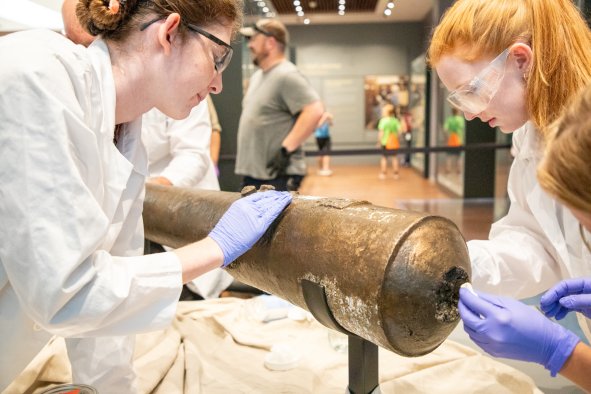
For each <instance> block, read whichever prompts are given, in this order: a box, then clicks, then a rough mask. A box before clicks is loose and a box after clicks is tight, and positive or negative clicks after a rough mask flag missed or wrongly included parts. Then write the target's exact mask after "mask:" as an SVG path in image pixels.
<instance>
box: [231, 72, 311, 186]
mask: <svg viewBox="0 0 591 394" xmlns="http://www.w3.org/2000/svg"><path fill="white" fill-rule="evenodd" d="M319 99H320V98H319V96H318V94H317V93H316V91H315V90H314V89H313V88H312V86H311V85H310V83H309V82H308V80H307V79H306V77H304V76H303V75H302V74H301V73H300V72H299V71H298V69H297V68H296V66H295V65H294V64H293V63H291V62H289V61H287V60H285V61H283V62H281V63H279V64H277V65H276V66H275V67H273V68H271V69H270V70H268V71H267V72H263V71H262V70H257V71H256V72H255V73H254V74H253V75H252V77H251V79H250V83H249V86H248V90H247V91H246V94H245V95H244V99H243V100H242V114H241V116H240V124H239V126H238V153H237V155H236V174H239V175H247V176H250V177H253V178H257V179H272V178H273V177H272V176H271V175H270V174H269V171H268V170H267V163H268V162H269V160H270V159H271V158H272V157H273V156H274V155H275V154H276V153H277V152H278V151H279V149H281V142H283V140H284V139H285V136H287V134H289V131H290V130H291V128H292V127H293V125H294V123H295V121H296V119H297V117H298V115H299V114H300V112H301V111H302V109H303V108H304V107H305V106H306V105H308V104H311V103H313V102H315V101H318V100H319ZM287 174H289V175H305V174H306V163H305V161H304V152H303V151H302V150H301V149H298V150H297V151H296V152H295V153H294V154H293V156H292V157H291V163H290V165H289V167H288V168H287Z"/></svg>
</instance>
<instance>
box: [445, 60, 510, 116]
mask: <svg viewBox="0 0 591 394" xmlns="http://www.w3.org/2000/svg"><path fill="white" fill-rule="evenodd" d="M508 56H509V48H507V49H505V50H504V51H503V52H501V54H500V55H499V56H497V57H496V58H495V59H494V60H493V61H492V62H490V64H489V65H488V66H486V67H485V68H484V69H483V70H482V71H480V72H479V73H478V74H477V75H476V76H475V77H474V78H473V79H472V80H471V81H470V82H468V83H467V84H465V85H462V86H460V87H459V88H458V89H456V90H454V91H453V92H451V93H450V94H449V95H448V96H447V101H448V102H449V103H450V104H451V105H453V106H454V107H456V108H457V109H459V110H460V111H462V112H467V113H470V114H479V113H481V112H482V111H484V110H485V109H486V107H488V105H489V104H490V102H491V100H492V99H493V97H494V96H495V94H497V91H498V90H499V86H501V81H502V80H503V77H504V76H505V63H506V60H507V57H508Z"/></svg>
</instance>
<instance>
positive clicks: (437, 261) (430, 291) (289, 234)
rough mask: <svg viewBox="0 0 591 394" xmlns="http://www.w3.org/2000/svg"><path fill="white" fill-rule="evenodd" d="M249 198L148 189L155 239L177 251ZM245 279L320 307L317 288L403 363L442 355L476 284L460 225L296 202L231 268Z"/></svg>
mask: <svg viewBox="0 0 591 394" xmlns="http://www.w3.org/2000/svg"><path fill="white" fill-rule="evenodd" d="M240 196H241V195H240V193H229V192H219V191H204V190H194V189H184V188H176V187H163V186H156V185H148V186H147V191H146V199H145V203H144V226H145V234H146V238H148V239H150V240H152V241H154V242H158V243H160V244H163V245H168V246H171V247H174V248H178V247H181V246H183V245H186V244H188V243H191V242H194V241H197V240H199V239H202V238H204V237H205V236H207V234H208V233H209V231H211V229H212V228H213V227H214V225H215V224H216V223H217V221H218V220H219V218H220V217H221V216H222V215H223V213H224V212H225V211H226V210H227V208H228V207H229V206H230V204H231V203H232V202H233V201H235V200H236V199H238V198H240ZM228 270H229V272H230V273H231V274H232V275H233V276H234V277H235V278H236V279H238V280H239V281H242V282H244V283H246V284H249V285H251V286H255V287H257V288H259V289H261V290H263V291H266V292H268V293H270V294H274V295H277V296H279V297H281V298H283V299H286V300H288V301H290V302H291V303H293V304H295V305H298V306H300V307H302V308H304V309H310V308H309V307H308V304H307V302H306V299H305V294H304V291H303V290H302V284H303V283H316V284H318V285H320V286H322V288H323V289H324V291H325V294H326V303H327V304H328V308H329V309H330V312H331V313H332V316H333V317H334V319H335V320H336V322H338V324H339V325H340V326H341V327H343V328H344V329H345V330H347V331H348V332H350V333H353V334H356V335H357V336H359V337H361V338H364V339H366V340H368V341H370V342H372V343H374V344H376V345H379V346H381V347H383V348H385V349H388V350H392V351H394V352H396V353H398V354H400V355H403V356H420V355H423V354H426V353H429V352H431V351H433V350H434V349H435V348H436V347H437V346H439V345H440V344H441V343H442V342H443V341H444V340H445V339H446V338H447V336H448V335H449V334H450V333H451V331H452V330H453V328H454V327H455V326H456V324H457V323H458V321H459V314H458V311H457V302H458V295H459V287H460V286H461V285H462V284H463V283H464V282H467V281H469V276H470V260H469V258H468V251H467V248H466V244H465V241H464V239H463V237H462V235H461V233H460V231H459V230H458V228H457V227H456V226H455V224H454V223H453V222H451V221H450V220H448V219H446V218H443V217H439V216H431V215H425V214H421V213H417V212H411V211H403V210H396V209H390V208H384V207H379V206H375V205H372V204H370V203H368V202H366V201H354V200H347V199H337V198H319V197H310V196H302V195H298V194H295V195H294V196H293V201H292V203H291V204H290V205H289V206H288V208H287V209H286V210H285V211H284V212H283V213H282V214H281V216H280V217H279V218H278V220H276V221H275V222H274V223H273V225H272V226H271V228H270V229H269V230H268V231H267V233H266V234H265V235H264V236H263V238H262V239H261V240H259V242H257V244H255V246H254V247H253V248H252V249H251V250H249V251H248V252H247V253H245V254H244V255H242V256H241V257H240V258H239V259H237V260H236V261H235V262H234V263H232V264H231V265H230V266H229V267H228Z"/></svg>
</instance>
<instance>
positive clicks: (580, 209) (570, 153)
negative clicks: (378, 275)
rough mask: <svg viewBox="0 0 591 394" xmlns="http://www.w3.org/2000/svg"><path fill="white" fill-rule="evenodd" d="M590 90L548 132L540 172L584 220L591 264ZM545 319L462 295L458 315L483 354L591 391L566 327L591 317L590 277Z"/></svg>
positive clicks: (558, 295)
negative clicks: (532, 366) (565, 321)
mask: <svg viewBox="0 0 591 394" xmlns="http://www.w3.org/2000/svg"><path fill="white" fill-rule="evenodd" d="M590 112H591V85H589V86H588V87H587V88H586V89H585V90H584V91H583V92H582V94H581V95H579V96H577V98H576V99H575V100H574V101H572V102H571V103H569V106H568V108H567V109H566V111H565V113H564V114H563V115H562V116H561V117H560V119H559V120H558V121H557V122H555V123H553V124H552V126H551V127H550V128H549V129H550V133H549V140H548V143H547V150H546V154H545V156H544V158H543V159H542V162H541V164H540V166H539V168H538V179H539V181H540V185H541V186H542V188H543V189H544V190H545V191H546V192H548V193H550V195H552V196H553V197H555V198H556V199H557V200H558V201H560V202H562V203H563V204H564V205H565V206H566V207H567V208H568V209H569V210H570V211H571V212H572V213H573V215H574V216H575V217H576V218H577V219H578V220H579V230H580V231H579V235H580V237H581V239H582V241H583V243H584V244H585V249H586V253H587V254H586V256H585V257H584V261H586V262H587V263H589V262H591V243H590V242H589V233H590V232H591V188H590V187H589V185H591V161H590V160H589V157H591V119H590V118H589V116H588V114H589V113H590ZM540 309H541V311H542V312H543V313H544V315H545V316H544V315H542V314H541V313H539V312H538V311H537V310H535V309H533V308H531V307H530V306H528V305H525V304H523V303H521V302H519V301H517V300H514V299H511V298H509V297H503V296H493V295H491V294H487V293H484V292H474V291H473V292H469V291H467V290H466V289H460V302H459V311H460V316H461V317H462V320H463V322H464V329H465V330H466V332H467V333H468V334H469V335H470V338H472V340H474V342H475V343H477V344H478V345H479V346H480V347H481V348H482V349H484V350H485V351H487V352H488V353H490V354H492V355H494V356H499V357H506V358H515V359H518V360H524V361H533V362H538V363H541V364H543V365H545V366H546V368H548V369H550V370H551V371H553V372H558V371H559V372H560V374H561V375H563V376H565V377H567V378H569V379H570V380H572V381H573V382H575V383H576V384H578V385H579V386H581V387H582V388H583V389H585V390H586V391H591V375H590V374H589V370H590V369H591V347H589V346H588V345H586V344H585V343H583V342H581V341H580V339H579V338H578V337H577V336H576V335H575V334H574V333H572V332H570V331H568V330H566V329H565V328H564V327H562V326H560V325H558V324H557V323H555V322H553V321H551V320H549V319H548V318H556V319H557V320H560V319H562V318H564V317H565V316H566V315H567V314H568V313H570V312H579V313H581V314H582V315H584V316H586V317H591V277H589V276H587V277H580V278H570V279H564V280H562V281H560V282H559V283H557V284H556V285H554V286H553V287H552V288H551V289H550V290H548V291H547V292H546V293H545V294H544V295H543V296H542V298H541V300H540Z"/></svg>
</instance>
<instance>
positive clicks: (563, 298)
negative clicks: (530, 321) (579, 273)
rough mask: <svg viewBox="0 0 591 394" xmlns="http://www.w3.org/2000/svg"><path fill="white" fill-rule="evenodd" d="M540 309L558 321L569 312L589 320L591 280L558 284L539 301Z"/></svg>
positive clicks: (570, 280) (567, 281) (565, 281)
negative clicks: (577, 313) (579, 314)
mask: <svg viewBox="0 0 591 394" xmlns="http://www.w3.org/2000/svg"><path fill="white" fill-rule="evenodd" d="M540 308H541V309H542V312H544V314H545V315H546V316H548V317H555V318H556V319H557V320H560V319H562V318H564V317H565V316H566V314H567V313H569V312H571V311H575V312H581V313H582V314H583V315H585V316H586V317H587V318H590V319H591V278H576V279H567V280H563V281H560V282H558V284H556V285H554V287H552V288H551V289H550V290H548V291H547V292H546V294H544V295H543V296H542V298H541V299H540Z"/></svg>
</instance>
